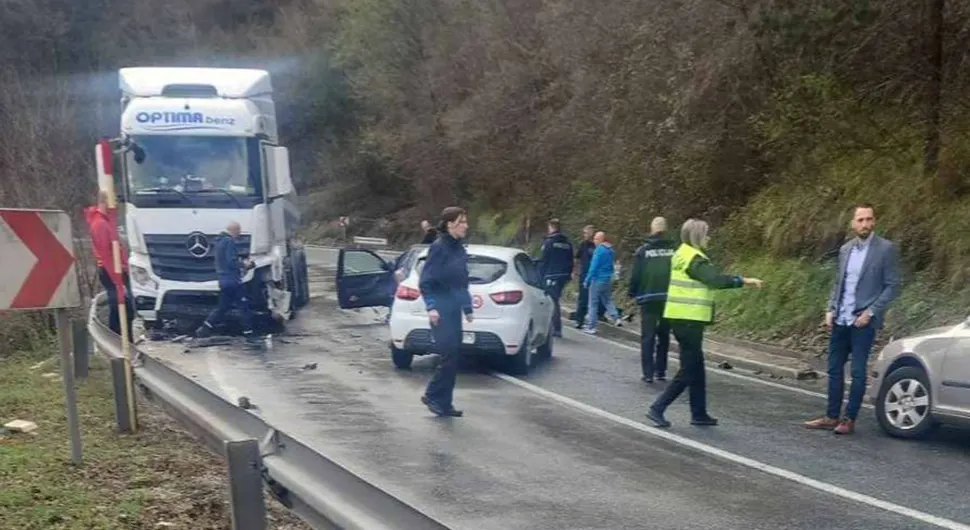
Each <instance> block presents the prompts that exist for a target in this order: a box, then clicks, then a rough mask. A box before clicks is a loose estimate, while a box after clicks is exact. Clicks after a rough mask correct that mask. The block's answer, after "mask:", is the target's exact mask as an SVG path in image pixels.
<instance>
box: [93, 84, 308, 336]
mask: <svg viewBox="0 0 970 530" xmlns="http://www.w3.org/2000/svg"><path fill="white" fill-rule="evenodd" d="M119 86H120V89H121V92H122V100H121V109H122V114H121V123H120V136H119V137H118V138H116V139H114V140H110V141H108V142H109V143H110V146H111V148H112V152H113V153H114V154H115V156H114V163H113V164H112V166H113V167H112V173H113V175H112V179H111V180H112V182H110V183H107V182H101V183H100V184H101V188H102V189H105V188H107V187H110V188H113V192H114V193H116V194H117V196H118V198H119V201H120V202H122V203H124V208H123V216H124V222H123V225H124V231H125V235H126V239H127V243H128V247H129V255H130V257H129V264H128V265H129V273H130V278H131V291H132V296H133V299H134V302H135V308H136V311H137V313H138V316H139V317H141V318H142V319H143V320H144V321H145V324H146V328H160V327H162V326H163V324H168V323H175V324H184V325H185V326H194V325H196V324H197V323H198V322H200V321H201V320H202V319H204V318H205V316H206V315H207V314H208V312H209V311H211V310H212V309H213V308H214V307H215V305H216V303H217V301H218V296H219V286H218V282H217V280H216V269H215V262H214V257H213V247H214V245H215V243H216V240H217V239H218V238H219V237H226V236H225V234H224V230H225V227H226V226H227V225H228V224H229V223H230V222H232V221H236V222H238V223H239V224H240V226H241V228H242V233H241V235H240V236H239V237H238V238H237V239H236V241H235V244H236V246H237V249H238V253H239V255H240V256H242V257H247V258H250V259H251V260H252V261H253V263H254V264H255V268H254V269H252V270H249V271H247V272H246V273H245V275H244V276H243V282H244V284H245V285H246V286H247V289H248V294H249V299H250V301H251V304H252V309H253V310H254V312H255V314H256V315H257V316H267V317H271V318H272V320H273V321H275V322H277V323H282V322H285V321H286V320H287V319H289V318H291V317H292V316H293V314H294V312H295V311H296V310H297V309H298V308H300V307H302V306H303V305H305V304H306V303H307V302H308V300H309V288H308V274H307V263H306V254H305V252H304V250H303V248H302V246H301V245H300V244H298V242H297V241H296V240H295V233H296V229H297V225H298V223H299V212H298V210H297V207H296V204H295V192H294V188H293V184H292V181H291V178H290V166H289V156H288V152H287V149H286V148H285V147H282V146H280V145H279V137H278V133H277V125H276V110H275V105H274V102H273V99H272V92H273V90H272V85H271V82H270V76H269V73H268V72H266V71H263V70H253V69H226V68H150V67H149V68H144V67H142V68H123V69H121V70H120V71H119ZM179 327H182V326H179Z"/></svg>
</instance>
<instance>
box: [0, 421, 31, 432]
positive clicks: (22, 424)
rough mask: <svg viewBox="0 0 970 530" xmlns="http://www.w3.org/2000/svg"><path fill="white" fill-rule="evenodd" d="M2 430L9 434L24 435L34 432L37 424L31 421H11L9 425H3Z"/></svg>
mask: <svg viewBox="0 0 970 530" xmlns="http://www.w3.org/2000/svg"><path fill="white" fill-rule="evenodd" d="M3 428H4V429H7V430H8V431H11V432H21V433H24V434H26V433H30V432H34V431H36V430H37V424H36V423H34V422H32V421H26V420H13V421H11V422H9V423H6V424H4V426H3Z"/></svg>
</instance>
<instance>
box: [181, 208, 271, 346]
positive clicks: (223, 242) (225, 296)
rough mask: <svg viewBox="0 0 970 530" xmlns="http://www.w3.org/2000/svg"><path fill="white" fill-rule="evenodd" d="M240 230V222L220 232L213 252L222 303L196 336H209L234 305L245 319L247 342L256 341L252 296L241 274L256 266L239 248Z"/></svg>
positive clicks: (243, 324) (196, 331)
mask: <svg viewBox="0 0 970 530" xmlns="http://www.w3.org/2000/svg"><path fill="white" fill-rule="evenodd" d="M240 231H241V229H240V227H239V223H237V222H235V221H233V222H231V223H229V226H227V227H226V230H225V231H224V232H223V233H221V234H219V236H220V237H219V239H218V241H216V245H215V248H214V249H213V255H214V256H215V262H216V275H217V277H218V279H219V306H218V307H216V308H215V310H213V311H212V313H210V314H209V316H208V318H206V319H205V322H204V323H203V324H202V325H201V326H199V328H198V329H197V330H195V336H196V337H208V336H209V335H211V334H212V330H213V328H215V326H216V325H217V324H219V323H221V322H222V320H223V319H224V318H225V317H226V314H227V313H228V312H229V311H230V310H232V308H234V307H235V308H237V309H239V312H240V314H241V318H242V326H243V336H245V337H246V340H247V341H248V342H254V341H255V340H257V339H256V337H254V336H253V314H252V309H251V308H250V307H249V297H247V296H246V287H245V286H244V285H243V283H242V274H243V273H244V272H245V271H246V270H249V269H251V268H253V267H254V266H255V265H254V264H253V262H252V261H250V260H249V259H245V260H243V259H241V258H240V257H239V254H238V253H237V251H236V238H238V237H239V232H240Z"/></svg>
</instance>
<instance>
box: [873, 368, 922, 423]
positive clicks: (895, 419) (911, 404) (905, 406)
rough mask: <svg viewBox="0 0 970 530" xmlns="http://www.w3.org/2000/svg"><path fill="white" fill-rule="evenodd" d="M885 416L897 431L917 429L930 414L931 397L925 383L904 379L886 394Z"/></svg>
mask: <svg viewBox="0 0 970 530" xmlns="http://www.w3.org/2000/svg"><path fill="white" fill-rule="evenodd" d="M883 404H884V405H885V410H886V412H885V415H886V419H887V420H889V423H890V424H892V426H893V427H896V428H897V429H900V430H903V431H908V430H911V429H915V428H916V427H918V426H919V425H920V424H922V423H923V420H925V419H926V416H927V415H928V414H929V412H930V396H929V392H927V391H926V387H924V386H923V383H920V382H919V381H918V380H916V379H902V380H899V381H896V383H895V384H894V385H893V386H892V387H891V388H890V389H889V392H886V398H885V402H884V403H883Z"/></svg>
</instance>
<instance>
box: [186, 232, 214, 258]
mask: <svg viewBox="0 0 970 530" xmlns="http://www.w3.org/2000/svg"><path fill="white" fill-rule="evenodd" d="M185 248H186V249H188V251H189V254H192V255H193V256H195V257H197V258H204V257H206V255H207V254H208V253H209V238H207V237H205V234H203V233H201V232H195V233H193V234H189V239H188V240H187V241H186V242H185Z"/></svg>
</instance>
